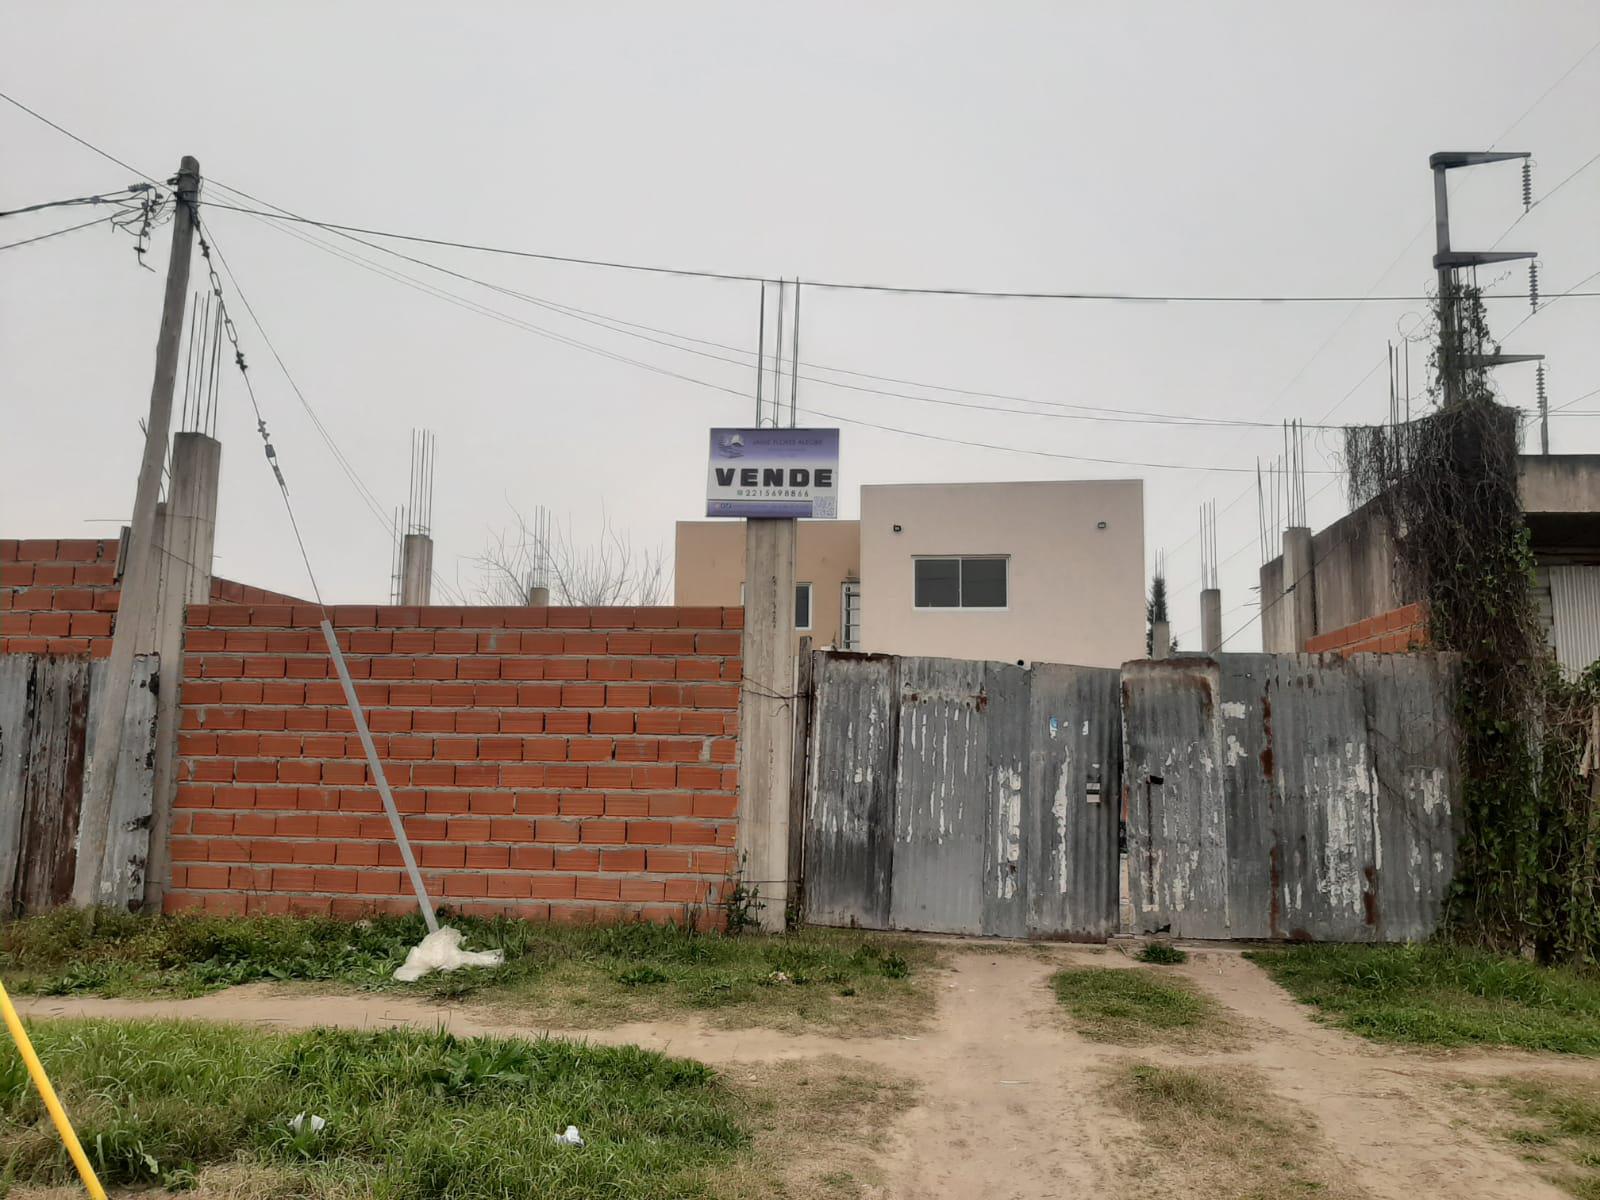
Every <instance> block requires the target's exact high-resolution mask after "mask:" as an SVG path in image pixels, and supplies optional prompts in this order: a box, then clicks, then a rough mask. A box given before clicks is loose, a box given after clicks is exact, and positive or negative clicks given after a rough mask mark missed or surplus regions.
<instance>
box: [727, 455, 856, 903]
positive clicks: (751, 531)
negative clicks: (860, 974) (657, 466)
mask: <svg viewBox="0 0 1600 1200" xmlns="http://www.w3.org/2000/svg"><path fill="white" fill-rule="evenodd" d="M838 475H839V431H838V430H837V429H796V428H788V429H776V428H774V429H767V428H762V429H713V430H712V431H711V447H710V462H709V466H708V468H707V473H706V515H707V516H708V517H744V518H745V519H746V520H745V560H744V562H745V586H744V597H745V598H744V683H743V687H742V694H741V696H740V703H739V832H738V841H737V848H738V852H739V869H740V872H741V875H742V879H741V882H742V883H743V884H744V886H745V887H747V888H750V889H753V890H754V892H755V894H756V906H755V915H756V920H757V923H758V924H759V926H760V928H761V929H762V930H764V931H767V932H773V933H776V932H781V931H782V930H783V927H784V919H785V908H786V904H787V900H788V896H789V892H790V887H791V881H790V879H789V862H790V840H791V838H795V837H798V836H800V833H801V831H800V830H799V829H791V828H790V821H789V813H790V790H791V788H792V786H793V776H794V772H793V763H794V751H795V745H794V714H795V710H796V705H795V699H794V691H795V686H796V670H795V666H796V662H795V628H794V617H795V612H794V603H795V551H796V541H797V535H798V529H797V525H796V521H797V519H798V518H801V517H820V518H832V517H836V516H837V515H838Z"/></svg>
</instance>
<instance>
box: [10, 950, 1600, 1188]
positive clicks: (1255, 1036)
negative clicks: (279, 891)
mask: <svg viewBox="0 0 1600 1200" xmlns="http://www.w3.org/2000/svg"><path fill="white" fill-rule="evenodd" d="M1126 962H1127V960H1126V959H1124V958H1123V957H1122V956H1120V955H1119V954H1117V953H1116V952H1114V951H1106V950H1091V949H1084V948H1077V947H1048V948H1040V949H1038V950H1037V951H1034V950H1027V951H1019V950H1017V949H1015V948H1007V949H1005V950H1003V951H998V952H991V951H986V950H985V949H984V948H983V947H982V946H981V945H978V944H971V945H967V946H963V947H961V948H959V949H958V951H957V952H956V953H953V954H952V955H951V967H950V969H949V970H948V971H946V972H942V973H941V975H940V976H939V978H938V980H937V983H936V986H937V987H938V988H939V990H940V997H939V1005H938V1011H937V1015H936V1016H935V1018H934V1020H933V1022H932V1024H931V1026H930V1027H929V1028H928V1029H927V1030H926V1031H925V1032H923V1033H922V1034H920V1035H917V1036H915V1037H895V1038H880V1039H840V1038H831V1037H823V1036H816V1035H807V1036H793V1035H788V1034H783V1033H776V1032H773V1031H771V1030H761V1029H746V1030H727V1029H718V1028H714V1027H711V1026H708V1025H705V1024H703V1023H699V1022H693V1021H684V1022H650V1023H640V1024H632V1025H620V1026H615V1027H612V1028H609V1029H601V1030H583V1031H570V1030H568V1031H555V1032H559V1033H561V1034H562V1036H581V1037H584V1038H587V1039H589V1040H591V1041H595V1042H602V1043H608V1044H616V1043H634V1044H637V1045H642V1046H647V1047H650V1048H653V1049H659V1050H663V1051H667V1052H669V1053H672V1054H679V1055H684V1056H687V1057H691V1058H697V1059H701V1060H703V1061H706V1062H710V1063H715V1064H720V1065H734V1064H738V1063H759V1062H773V1061H780V1060H785V1059H796V1058H808V1057H814V1056H821V1055H834V1056H838V1057H841V1058H845V1059H850V1060H854V1061H857V1062H860V1063H867V1064H876V1065H878V1066H880V1067H883V1068H886V1069H887V1070H890V1071H893V1072H896V1073H898V1074H900V1075H902V1076H905V1077H908V1078H910V1079H912V1080H914V1081H915V1082H916V1084H917V1088H918V1091H917V1095H918V1102H917V1104H916V1105H915V1107H914V1108H912V1109H911V1110H910V1111H909V1112H907V1113H906V1114H905V1115H904V1116H903V1117H902V1118H901V1119H900V1121H899V1122H898V1123H897V1125H896V1126H895V1128H894V1130H893V1132H892V1133H891V1135H890V1144H889V1146H888V1147H887V1148H886V1152H885V1153H884V1155H883V1156H882V1160H881V1163H880V1166H881V1169H882V1173H883V1176H884V1187H883V1190H882V1194H883V1195H884V1196H885V1197H893V1198H894V1200H914V1198H915V1200H920V1198H922V1197H942V1198H948V1200H967V1198H969V1197H970V1198H973V1200H978V1198H980V1197H981V1198H982V1200H1033V1198H1036V1197H1037V1198H1044V1197H1051V1198H1056V1197H1074V1196H1106V1195H1110V1196H1114V1195H1116V1194H1117V1193H1118V1192H1119V1191H1120V1190H1121V1188H1120V1186H1119V1181H1120V1176H1121V1173H1122V1172H1124V1171H1126V1170H1127V1169H1128V1168H1129V1166H1130V1164H1132V1163H1135V1162H1136V1161H1137V1158H1138V1155H1139V1154H1140V1148H1141V1142H1142V1139H1141V1135H1140V1132H1139V1129H1138V1127H1137V1126H1136V1125H1135V1124H1134V1123H1132V1122H1131V1121H1129V1120H1127V1119H1126V1118H1123V1117H1121V1116H1119V1115H1118V1114H1117V1113H1115V1112H1114V1111H1112V1110H1111V1109H1110V1108H1108V1107H1107V1106H1106V1104H1105V1103H1104V1101H1103V1098H1102V1093H1101V1089H1102V1086H1103V1074H1102V1070H1103V1069H1104V1068H1106V1067H1108V1066H1109V1065H1111V1064H1113V1063H1116V1062H1118V1061H1120V1060H1122V1059H1124V1058H1125V1057H1126V1055H1127V1051H1125V1050H1123V1049H1120V1048H1116V1047H1107V1046H1102V1045H1098V1044H1095V1043H1091V1042H1087V1041H1085V1040H1084V1039H1082V1038H1080V1037H1078V1036H1077V1035H1076V1034H1074V1033H1072V1032H1071V1030H1070V1029H1069V1028H1068V1027H1067V1025H1066V1023H1065V1021H1064V1020H1063V1019H1062V1017H1061V1016H1060V1014H1059V1011H1058V1010H1057V1008H1056V1006H1055V1002H1054V998H1053V997H1052V996H1051V994H1050V992H1049V989H1048V986H1047V981H1048V978H1049V975H1050V974H1051V972H1052V971H1054V970H1057V969H1059V968H1060V967H1061V966H1065V965H1070V964H1072V963H1094V964H1097V965H1104V966H1113V965H1121V964H1123V963H1126ZM1181 970H1182V971H1183V972H1184V973H1185V974H1187V975H1188V976H1189V977H1190V978H1192V979H1193V980H1194V981H1195V982H1196V983H1197V984H1198V985H1199V986H1200V987H1202V988H1203V989H1205V990H1206V991H1208V992H1209V993H1211V994H1212V995H1214V996H1215V997H1216V998H1217V999H1218V1000H1220V1001H1221V1002H1222V1003H1223V1004H1225V1005H1226V1006H1227V1007H1228V1008H1229V1009H1230V1010H1232V1012H1233V1014H1234V1015H1235V1018H1236V1020H1237V1021H1238V1022H1239V1024H1240V1025H1241V1026H1242V1027H1243V1030H1244V1034H1245V1037H1244V1046H1243V1048H1242V1049H1238V1050H1233V1051H1230V1052H1226V1053H1216V1054H1207V1055H1185V1054H1179V1053H1174V1052H1172V1051H1169V1050H1166V1049H1163V1048H1161V1047H1144V1048H1141V1049H1140V1051H1139V1052H1138V1053H1139V1056H1140V1057H1142V1058H1144V1059H1147V1060H1149V1061H1153V1062H1159V1063H1170V1064H1174V1065H1188V1066H1197V1065H1200V1066H1204V1065H1217V1066H1222V1065H1237V1066H1247V1067H1251V1068H1254V1069H1256V1070H1258V1071H1260V1072H1261V1073H1262V1074H1263V1075H1264V1076H1265V1077H1266V1079H1267V1080H1268V1081H1269V1086H1270V1087H1271V1088H1272V1090H1273V1092H1274V1094H1275V1095H1276V1096H1278V1097H1281V1098H1282V1100H1284V1101H1285V1102H1291V1103H1293V1104H1298V1105H1300V1106H1301V1107H1303V1108H1304V1109H1305V1110H1306V1111H1307V1112H1308V1113H1309V1114H1310V1115H1311V1117H1312V1118H1313V1119H1314V1120H1315V1122H1316V1123H1317V1124H1318V1125H1319V1126H1320V1127H1321V1129H1322V1132H1323V1133H1324V1135H1325V1136H1326V1139H1327V1141H1328V1143H1329V1144H1330V1147H1331V1150H1330V1153H1331V1154H1332V1155H1333V1156H1334V1159H1335V1160H1336V1161H1335V1166H1336V1168H1337V1170H1338V1173H1339V1176H1340V1178H1341V1179H1346V1180H1348V1181H1349V1183H1350V1184H1351V1185H1352V1190H1356V1191H1358V1192H1361V1193H1365V1194H1366V1195H1369V1196H1371V1197H1374V1198H1379V1200H1423V1198H1425V1197H1434V1196H1438V1197H1448V1198H1449V1200H1513V1198H1515V1200H1561V1197H1562V1193H1560V1192H1558V1191H1556V1190H1555V1189H1554V1188H1552V1187H1551V1186H1550V1185H1548V1184H1546V1183H1544V1182H1542V1181H1541V1180H1540V1179H1539V1178H1538V1177H1537V1176H1536V1175H1535V1174H1533V1172H1532V1171H1531V1170H1530V1169H1529V1168H1528V1167H1527V1166H1526V1165H1525V1164H1524V1163H1522V1162H1521V1161H1519V1160H1518V1159H1517V1157H1516V1156H1515V1154H1514V1153H1512V1152H1510V1150H1509V1148H1503V1147H1502V1145H1500V1144H1497V1143H1495V1142H1492V1141H1490V1140H1488V1139H1487V1138H1485V1137H1484V1136H1482V1135H1480V1134H1478V1133H1475V1132H1473V1131H1472V1130H1470V1129H1468V1128H1465V1127H1464V1126H1463V1125H1461V1124H1460V1123H1459V1122H1457V1121H1456V1120H1455V1119H1454V1118H1455V1116H1456V1112H1455V1110H1454V1109H1453V1108H1452V1105H1451V1102H1450V1100H1449V1092H1448V1088H1447V1086H1446V1085H1447V1084H1448V1082H1449V1081H1450V1080H1451V1079H1452V1078H1457V1077H1460V1076H1462V1075H1483V1074H1490V1073H1502V1072H1504V1073H1510V1072H1516V1071H1526V1070H1531V1069H1546V1068H1547V1067H1551V1066H1554V1067H1556V1068H1558V1069H1559V1070H1561V1071H1562V1072H1563V1073H1568V1074H1571V1073H1584V1072H1587V1073H1588V1075H1589V1076H1590V1077H1600V1064H1596V1063H1593V1062H1583V1063H1578V1062H1576V1061H1575V1060H1570V1059H1565V1060H1551V1059H1548V1058H1544V1057H1541V1056H1534V1055H1523V1054H1505V1055H1485V1054H1474V1055H1472V1056H1470V1058H1465V1059H1462V1060H1459V1061H1458V1060H1457V1059H1455V1058H1452V1057H1450V1056H1443V1055H1430V1056H1425V1055H1420V1054H1415V1053H1410V1052H1406V1051H1401V1050H1396V1049H1390V1048H1383V1047H1375V1046H1372V1045H1370V1044H1368V1043H1365V1042H1363V1041H1361V1040H1359V1039H1357V1038H1354V1037H1352V1036H1349V1035H1346V1034H1343V1033H1340V1032H1337V1031H1335V1030H1331V1029H1327V1028H1324V1027H1322V1026H1320V1025H1317V1024H1316V1023H1314V1022H1312V1021H1311V1020H1310V1019H1309V1018H1308V1017H1307V1016H1306V1012H1305V1010H1304V1009H1303V1008H1301V1007H1300V1006H1298V1005H1296V1004H1294V1003H1293V1002H1292V1001H1291V1000H1289V999H1288V998H1287V997H1286V996H1285V995H1284V993H1283V992H1281V991H1280V990H1279V989H1278V988H1277V987H1276V986H1275V985H1274V984H1272V983H1271V982H1270V981H1269V980H1268V979H1267V977H1266V976H1265V975H1264V974H1262V973H1261V972H1260V971H1259V970H1258V969H1257V968H1255V967H1254V966H1253V965H1251V964H1250V963H1248V962H1246V961H1245V960H1244V959H1242V958H1241V957H1240V956H1239V954H1238V953H1236V952H1233V951H1229V950H1210V949H1202V950H1199V951H1197V952H1194V953H1193V956H1192V958H1191V961H1190V963H1189V964H1188V965H1187V966H1185V967H1183V968H1181ZM21 1007H22V1008H23V1010H24V1011H25V1012H26V1013H28V1014H29V1015H32V1016H36V1017H61V1016H115V1017H139V1016H148V1017H187V1018H198V1019H206V1020H218V1021H235V1022H246V1023H256V1024H262V1025H270V1026H278V1027H282V1028H298V1027H305V1026H311V1025H343V1026H355V1027H372V1026H388V1025H420V1026H425V1027H430V1028H431V1027H435V1026H441V1025H442V1026H445V1027H448V1028H450V1029H452V1030H454V1031H455V1032H458V1033H461V1034H469V1035H470V1034H486V1033H499V1034H505V1033H522V1034H539V1033H545V1032H550V1031H547V1030H546V1029H544V1028H542V1027H532V1026H521V1025H518V1024H516V1023H515V1022H514V1021H510V1022H508V1021H505V1020H501V1019H498V1018H497V1016H496V1015H495V1014H493V1013H490V1012H488V1011H486V1010H484V1009H481V1008H472V1007H462V1006H450V1007H442V1006H436V1005H431V1004H422V1003H417V1002H414V1001H410V1000H406V999H404V998H401V997H395V996H384V995H353V996H351V995H345V996H311V995H305V994H303V993H300V994H284V993H282V992H280V991H277V990H274V989H272V988H266V987H248V988H236V989H233V990H232V991H229V992H226V993H220V994H217V995H212V996H205V997H201V998H199V999H195V1000H155V1001H129V1000H97V999H90V998H62V999H53V998H52V999H30V1000H27V1001H25V1002H24V1003H23V1004H22V1005H21Z"/></svg>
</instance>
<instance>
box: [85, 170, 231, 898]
mask: <svg viewBox="0 0 1600 1200" xmlns="http://www.w3.org/2000/svg"><path fill="white" fill-rule="evenodd" d="M199 199H200V164H199V163H198V162H197V161H195V159H193V158H191V157H189V156H187V155H185V156H184V159H183V162H182V164H181V165H180V166H179V167H178V176H177V181H176V196H175V206H174V210H173V214H172V254H171V257H169V258H168V260H167V289H166V295H165V297H164V299H163V301H162V307H161V329H160V332H159V333H158V334H157V336H156V371H155V379H154V381H153V382H152V383H151V386H150V416H149V419H148V421H147V422H146V425H145V437H144V457H143V458H142V459H141V460H140V462H139V484H138V490H137V491H136V492H135V493H134V500H133V523H132V527H131V529H130V532H129V535H128V553H127V556H126V559H125V561H124V564H123V571H122V596H121V599H120V600H119V601H118V603H117V621H116V630H115V633H114V634H113V636H112V639H111V659H110V661H109V662H107V663H106V668H105V674H104V675H103V676H102V677H101V680H100V687H99V694H98V695H97V696H96V697H95V700H94V704H93V712H92V714H91V720H92V721H93V722H94V737H93V741H92V742H91V745H92V746H93V753H92V757H90V758H89V759H88V761H86V762H85V763H84V780H83V803H82V805H81V807H80V808H79V811H78V862H77V868H76V875H75V877H74V881H73V888H72V900H73V903H74V904H76V905H78V906H80V907H90V906H94V905H98V904H101V903H103V902H105V901H106V900H107V899H109V893H104V894H103V893H102V881H103V880H105V879H106V877H107V875H108V872H107V871H106V869H105V868H106V864H105V863H104V862H103V860H104V858H105V850H106V839H107V835H108V833H109V828H108V826H109V823H110V819H111V799H112V791H113V789H114V788H115V786H116V774H117V759H118V757H119V755H118V750H119V743H120V741H121V736H120V735H121V731H122V725H123V719H124V717H125V716H126V713H127V706H128V688H129V685H130V684H131V682H132V679H133V659H134V656H135V655H136V654H139V653H149V652H152V651H154V650H155V649H156V646H155V645H154V639H153V637H151V636H150V635H151V631H153V628H154V625H153V618H154V611H155V606H156V591H157V588H158V586H159V583H160V578H161V572H160V565H159V563H158V562H157V561H156V556H157V555H158V554H159V553H160V548H159V547H158V546H157V545H156V536H155V535H156V504H157V501H158V500H159V499H160V493H161V473H162V469H163V467H164V466H165V464H166V458H167V443H168V441H169V434H170V432H171V428H172V393H173V388H174V385H175V384H176V382H177V378H178V351H179V347H180V343H181V342H182V339H183V317H184V302H185V300H186V299H187V297H188V294H189V259H190V257H191V255H192V251H193V245H194V226H195V220H194V219H195V206H196V205H197V204H198V202H199ZM141 638H149V639H150V640H151V642H152V644H151V645H148V646H141V645H139V644H138V642H139V641H140V639H141ZM141 866H142V864H141Z"/></svg>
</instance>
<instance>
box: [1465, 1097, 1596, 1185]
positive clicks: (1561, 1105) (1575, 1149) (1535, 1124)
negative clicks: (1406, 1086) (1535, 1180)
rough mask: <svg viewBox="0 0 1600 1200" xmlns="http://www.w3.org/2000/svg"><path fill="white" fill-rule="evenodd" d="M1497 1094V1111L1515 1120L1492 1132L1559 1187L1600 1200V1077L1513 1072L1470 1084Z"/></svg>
mask: <svg viewBox="0 0 1600 1200" xmlns="http://www.w3.org/2000/svg"><path fill="white" fill-rule="evenodd" d="M1466 1086H1467V1087H1468V1088H1470V1090H1471V1091H1473V1092H1475V1093H1477V1094H1478V1095H1479V1096H1487V1095H1490V1094H1493V1095H1494V1096H1495V1098H1496V1100H1497V1104H1496V1116H1503V1115H1505V1113H1506V1112H1507V1110H1509V1113H1510V1115H1511V1116H1512V1118H1513V1121H1512V1123H1511V1124H1510V1125H1499V1126H1498V1127H1496V1128H1494V1132H1495V1133H1497V1134H1498V1135H1499V1136H1501V1137H1503V1138H1505V1139H1506V1140H1507V1141H1509V1142H1511V1143H1512V1144H1513V1145H1514V1146H1516V1147H1517V1152H1518V1154H1520V1156H1521V1157H1522V1158H1523V1159H1524V1160H1525V1161H1527V1162H1530V1163H1533V1164H1534V1165H1535V1166H1537V1167H1538V1168H1539V1169H1540V1172H1541V1174H1543V1175H1544V1176H1545V1177H1546V1178H1547V1179H1549V1181H1550V1182H1551V1183H1553V1184H1555V1185H1556V1186H1557V1187H1560V1188H1562V1189H1563V1190H1565V1191H1566V1192H1568V1193H1570V1194H1571V1195H1573V1196H1576V1197H1578V1198H1579V1200H1600V1082H1597V1081H1593V1080H1576V1079H1558V1078H1554V1077H1551V1076H1515V1077H1507V1078H1504V1079H1496V1080H1492V1081H1490V1082H1488V1083H1471V1084H1468V1085H1466Z"/></svg>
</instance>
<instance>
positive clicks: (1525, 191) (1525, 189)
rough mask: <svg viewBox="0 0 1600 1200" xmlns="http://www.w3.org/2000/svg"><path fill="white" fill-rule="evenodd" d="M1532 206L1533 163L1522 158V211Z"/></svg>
mask: <svg viewBox="0 0 1600 1200" xmlns="http://www.w3.org/2000/svg"><path fill="white" fill-rule="evenodd" d="M1532 207H1533V163H1532V162H1530V161H1529V160H1528V159H1526V158H1525V159H1523V160H1522V211H1523V212H1527V211H1528V210H1529V209H1530V208H1532Z"/></svg>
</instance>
